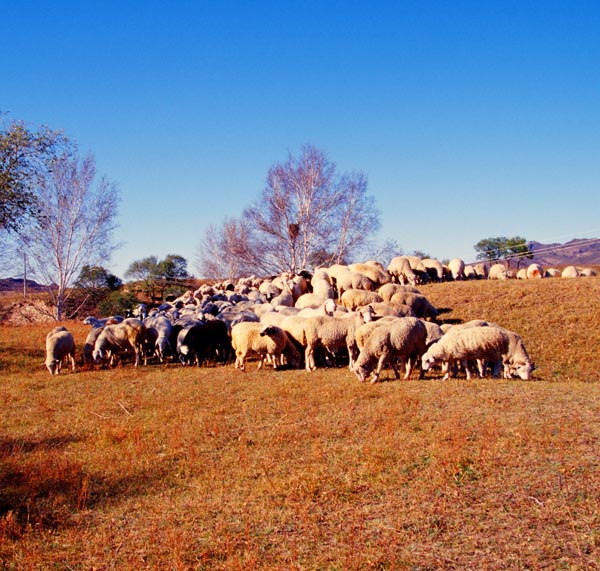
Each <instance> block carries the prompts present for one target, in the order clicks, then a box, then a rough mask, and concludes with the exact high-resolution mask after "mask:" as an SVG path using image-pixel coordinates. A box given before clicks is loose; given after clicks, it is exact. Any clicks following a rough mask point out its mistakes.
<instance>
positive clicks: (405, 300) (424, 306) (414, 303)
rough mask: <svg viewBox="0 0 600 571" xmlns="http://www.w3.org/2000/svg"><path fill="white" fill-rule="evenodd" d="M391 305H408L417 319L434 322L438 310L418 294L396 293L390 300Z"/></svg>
mask: <svg viewBox="0 0 600 571" xmlns="http://www.w3.org/2000/svg"><path fill="white" fill-rule="evenodd" d="M390 303H391V304H392V305H398V306H400V305H408V306H409V307H410V308H411V309H412V310H413V311H414V312H415V315H416V316H417V317H423V318H427V317H429V318H430V319H433V320H435V318H436V317H437V314H438V310H437V309H436V308H435V307H434V306H433V305H432V304H431V303H430V302H429V300H428V299H427V298H426V297H425V296H424V295H421V294H419V293H410V292H397V293H395V294H394V295H393V296H392V299H391V300H390Z"/></svg>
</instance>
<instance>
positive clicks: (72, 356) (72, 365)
mask: <svg viewBox="0 0 600 571" xmlns="http://www.w3.org/2000/svg"><path fill="white" fill-rule="evenodd" d="M69 359H70V360H71V370H72V371H73V372H75V356H74V355H69Z"/></svg>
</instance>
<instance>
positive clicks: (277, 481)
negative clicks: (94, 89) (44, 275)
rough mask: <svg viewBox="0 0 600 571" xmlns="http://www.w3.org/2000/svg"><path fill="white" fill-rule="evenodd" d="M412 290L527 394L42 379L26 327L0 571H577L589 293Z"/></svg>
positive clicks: (591, 312) (585, 488) (454, 387)
mask: <svg viewBox="0 0 600 571" xmlns="http://www.w3.org/2000/svg"><path fill="white" fill-rule="evenodd" d="M422 289H423V293H425V294H426V295H427V296H428V297H429V299H430V300H431V301H432V302H433V303H434V305H436V306H438V307H440V308H443V310H444V311H443V313H442V314H441V316H440V317H441V318H442V319H443V320H447V321H456V322H458V321H462V320H468V319H472V318H485V319H489V320H491V321H495V322H497V323H499V324H501V325H503V326H505V327H508V328H510V329H513V330H515V331H517V332H518V333H520V334H521V335H522V337H523V339H524V341H525V343H526V346H527V348H528V351H529V353H530V355H531V357H532V359H533V360H534V361H535V363H536V367H537V368H536V371H535V372H534V375H533V378H534V380H533V381H529V382H526V381H517V380H513V381H504V380H493V379H485V380H475V381H469V382H467V381H466V380H465V379H464V378H459V379H453V380H449V381H445V382H444V381H441V380H440V379H439V378H436V377H428V378H427V379H426V380H421V381H419V380H417V379H416V376H415V377H413V380H410V381H392V382H384V383H380V384H377V385H370V384H360V383H359V382H358V381H357V380H356V378H355V377H354V375H352V374H351V373H350V372H349V371H348V370H347V369H335V370H318V371H317V372H315V373H307V372H305V371H280V372H274V371H273V370H271V369H269V370H266V371H256V370H255V368H254V365H253V364H250V366H249V367H248V372H247V373H245V374H242V373H240V372H239V371H236V370H234V369H233V367H232V366H227V367H212V368H201V369H197V368H183V367H180V366H177V365H174V364H169V365H165V366H160V365H152V366H148V367H142V368H141V369H140V370H134V369H133V368H132V367H131V366H130V365H126V366H123V367H119V368H117V369H113V370H99V371H80V372H77V373H76V374H72V373H63V374H62V375H61V376H60V377H54V378H52V377H51V376H50V375H49V374H48V372H47V371H45V370H44V369H43V368H42V366H41V363H42V361H43V358H44V351H43V348H44V338H45V335H46V332H47V330H48V329H49V328H48V326H47V325H46V326H24V327H17V328H6V327H4V328H0V374H1V378H2V381H1V383H0V402H1V403H2V409H3V415H2V417H1V419H0V427H1V430H0V569H19V570H26V569H61V570H62V569H65V570H67V569H76V570H84V569H85V570H89V569H99V570H109V569H119V570H121V569H124V570H129V569H130V570H138V569H174V570H176V569H182V570H183V569H185V570H192V569H193V570H202V569H211V570H213V569H215V570H236V569H239V570H252V569H281V570H289V569H302V570H304V569H308V570H337V569H339V570H363V569H364V570H366V569H398V570H406V571H408V570H413V571H416V570H422V571H423V570H434V569H461V570H462V569H489V570H492V569H493V570H501V569H502V570H506V569H515V570H516V569H571V570H575V569H581V570H583V569H586V570H592V569H598V563H597V562H598V561H599V560H600V531H599V530H600V505H599V502H600V457H599V455H598V451H599V450H600V423H599V422H598V419H599V418H600V396H599V387H600V385H599V384H598V378H599V373H598V371H599V370H600V367H599V366H600V356H599V355H598V347H599V336H600V333H599V332H598V326H597V323H598V320H597V316H598V314H599V309H600V307H599V306H600V295H599V294H600V278H597V279H596V278H590V279H576V280H560V279H557V280H543V281H538V282H534V281H531V282H516V281H510V282H474V283H473V282H471V283H448V284H439V285H430V286H426V287H423V288H422ZM66 326H67V327H68V328H69V329H70V330H71V331H73V333H74V335H75V337H76V340H77V341H78V345H79V346H82V344H83V340H84V338H85V335H86V333H87V329H88V328H87V327H83V326H81V325H79V324H76V323H67V324H66ZM392 377H393V375H391V374H389V373H386V374H385V375H384V378H385V379H387V380H390V381H391V380H392Z"/></svg>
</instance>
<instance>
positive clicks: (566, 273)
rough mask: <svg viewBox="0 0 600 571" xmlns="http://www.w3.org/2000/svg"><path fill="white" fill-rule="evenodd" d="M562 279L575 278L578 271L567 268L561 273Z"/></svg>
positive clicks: (570, 267)
mask: <svg viewBox="0 0 600 571" xmlns="http://www.w3.org/2000/svg"><path fill="white" fill-rule="evenodd" d="M561 277H563V278H577V277H579V270H578V269H577V268H576V267H575V266H567V267H566V268H565V269H564V270H563V271H562V273H561Z"/></svg>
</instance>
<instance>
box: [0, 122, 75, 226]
mask: <svg viewBox="0 0 600 571" xmlns="http://www.w3.org/2000/svg"><path fill="white" fill-rule="evenodd" d="M69 151H70V143H69V141H68V139H67V138H66V137H64V136H63V135H62V134H60V133H59V132H57V131H51V130H50V129H48V128H47V127H40V128H39V129H37V130H31V129H29V128H27V127H26V126H25V125H24V123H22V122H20V121H8V120H7V119H6V117H5V118H4V119H3V120H2V122H1V123H0V229H4V230H7V231H9V232H17V231H19V230H20V229H22V228H23V225H24V223H25V221H26V220H28V219H30V218H35V217H37V216H39V215H40V210H39V208H38V200H37V196H36V191H37V188H38V187H39V185H40V182H41V181H43V179H44V178H45V177H46V176H47V174H48V172H49V171H50V168H51V164H52V162H53V161H54V160H55V159H56V158H57V157H58V156H61V155H64V154H65V153H67V152H69Z"/></svg>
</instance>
